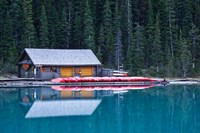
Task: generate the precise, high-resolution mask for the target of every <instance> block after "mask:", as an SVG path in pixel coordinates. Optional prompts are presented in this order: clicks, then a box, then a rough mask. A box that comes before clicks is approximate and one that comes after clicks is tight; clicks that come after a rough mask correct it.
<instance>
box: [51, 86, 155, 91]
mask: <svg viewBox="0 0 200 133" xmlns="http://www.w3.org/2000/svg"><path fill="white" fill-rule="evenodd" d="M153 86H154V85H138V86H135V85H131V86H78V87H76V86H52V87H51V88H52V89H54V90H59V91H61V90H137V89H147V88H150V87H153Z"/></svg>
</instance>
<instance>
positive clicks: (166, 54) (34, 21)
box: [0, 0, 200, 77]
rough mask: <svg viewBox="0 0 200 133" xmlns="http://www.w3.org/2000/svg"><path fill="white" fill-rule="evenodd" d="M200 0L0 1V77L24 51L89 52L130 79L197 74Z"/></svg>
mask: <svg viewBox="0 0 200 133" xmlns="http://www.w3.org/2000/svg"><path fill="white" fill-rule="evenodd" d="M199 29H200V0H0V73H15V72H16V71H17V69H16V66H17V64H16V63H17V60H18V59H19V56H20V54H21V53H22V51H23V50H24V48H49V49H91V50H92V51H93V52H94V53H95V54H96V56H97V57H98V59H99V60H100V61H101V63H102V64H103V65H102V67H105V68H112V69H118V68H119V66H123V69H124V70H127V71H128V72H129V75H132V76H157V77H197V76H199V74H200V31H199Z"/></svg>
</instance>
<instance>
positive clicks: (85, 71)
mask: <svg viewBox="0 0 200 133" xmlns="http://www.w3.org/2000/svg"><path fill="white" fill-rule="evenodd" d="M93 74H94V72H93V67H89V66H87V67H81V76H82V77H92V76H93Z"/></svg>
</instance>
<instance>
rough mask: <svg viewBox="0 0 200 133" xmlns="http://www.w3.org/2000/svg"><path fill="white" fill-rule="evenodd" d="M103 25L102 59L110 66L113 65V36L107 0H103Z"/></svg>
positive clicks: (110, 13)
mask: <svg viewBox="0 0 200 133" xmlns="http://www.w3.org/2000/svg"><path fill="white" fill-rule="evenodd" d="M103 14H104V16H103V26H104V39H105V45H104V50H105V51H104V53H103V60H105V63H106V65H107V66H108V67H110V68H112V67H113V65H114V60H113V58H114V36H113V23H112V12H111V9H110V3H109V1H108V0H106V1H105V4H104V10H103Z"/></svg>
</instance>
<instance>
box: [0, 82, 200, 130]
mask: <svg viewBox="0 0 200 133" xmlns="http://www.w3.org/2000/svg"><path fill="white" fill-rule="evenodd" d="M27 132H28V133H199V132H200V86H199V85H168V86H160V87H158V86H157V87H151V88H147V89H140V90H128V91H124V90H123V91H113V90H104V91H103V90H95V91H91V90H89V91H88V90H87V89H86V90H73V89H72V90H70V91H60V90H59V91H58V90H54V89H52V88H17V89H16V88H10V89H3V88H1V89H0V133H27Z"/></svg>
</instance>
